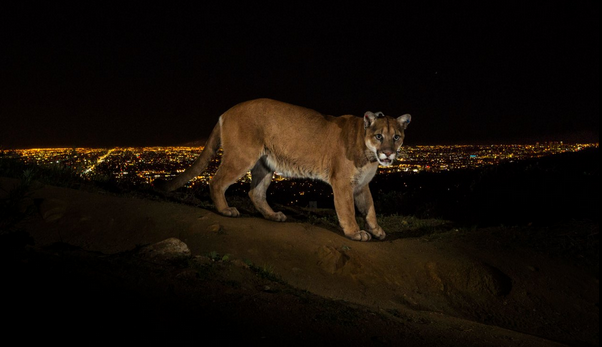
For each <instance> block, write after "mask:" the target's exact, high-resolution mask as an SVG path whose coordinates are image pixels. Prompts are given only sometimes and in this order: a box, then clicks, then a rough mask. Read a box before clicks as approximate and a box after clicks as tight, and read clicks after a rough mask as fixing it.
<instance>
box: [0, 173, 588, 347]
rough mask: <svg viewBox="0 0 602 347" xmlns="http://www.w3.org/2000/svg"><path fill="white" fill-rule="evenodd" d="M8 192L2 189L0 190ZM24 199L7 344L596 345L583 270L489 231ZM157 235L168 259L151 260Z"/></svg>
mask: <svg viewBox="0 0 602 347" xmlns="http://www.w3.org/2000/svg"><path fill="white" fill-rule="evenodd" d="M17 184H18V181H16V180H11V179H4V178H2V179H0V187H2V188H3V191H2V192H0V194H6V193H7V192H9V191H10V190H11V187H14V186H15V185H17ZM0 197H1V196H0ZM24 204H25V205H28V204H29V205H30V206H34V207H35V212H34V213H32V214H31V215H30V216H29V217H28V218H26V219H24V220H22V221H21V222H19V223H18V224H17V225H16V227H15V228H13V232H11V233H10V234H8V235H4V236H3V237H2V239H3V241H2V242H3V243H4V245H3V246H2V247H3V254H2V257H3V258H5V259H2V264H3V265H2V266H3V267H4V269H3V271H2V273H3V275H2V276H3V277H4V278H3V279H2V290H3V291H4V293H3V294H4V295H2V297H3V298H4V299H5V303H4V305H3V306H4V309H3V314H4V316H5V317H7V318H8V321H9V323H7V324H4V326H3V330H4V331H5V333H4V334H3V335H4V337H5V338H6V339H13V338H19V340H20V341H30V342H48V343H50V342H58V343H62V344H82V343H83V344H94V343H95V342H98V343H126V342H133V343H144V342H150V343H155V344H158V343H160V344H173V345H193V344H194V345H199V344H203V343H208V342H218V343H223V342H245V343H256V344H262V345H277V344H278V345H281V344H286V345H309V344H318V345H325V344H330V345H332V344H334V345H338V344H344V343H345V344H347V345H349V344H352V345H359V344H364V345H403V346H431V345H432V346H555V345H592V346H595V345H598V344H599V327H598V323H599V276H598V273H597V269H596V271H593V270H592V268H588V267H584V266H582V265H581V264H580V263H579V262H573V261H570V260H567V259H565V258H562V257H555V256H550V255H548V254H545V253H543V252H540V251H537V250H534V249H532V248H529V247H525V246H524V245H521V244H520V243H519V242H513V240H512V239H508V238H507V237H504V236H503V235H504V230H503V228H501V227H500V228H490V229H477V230H471V231H466V230H464V231H460V230H455V229H453V230H450V231H449V232H447V233H444V234H441V235H439V236H437V237H430V238H426V237H399V236H396V237H390V238H388V239H386V240H385V241H371V242H365V243H361V242H353V241H350V240H348V239H346V238H345V237H344V236H343V234H342V232H340V231H337V230H330V229H327V228H322V227H319V226H316V225H311V224H307V223H299V222H285V223H277V222H270V221H266V220H263V219H259V218H226V217H222V216H219V215H217V214H215V213H213V212H212V211H208V210H204V209H200V208H196V207H192V206H187V205H183V204H176V203H170V202H166V201H160V200H150V199H141V198H136V197H127V196H118V195H112V194H108V193H102V192H86V191H82V190H74V189H68V188H58V187H52V186H39V187H37V188H36V189H33V190H32V192H31V194H30V195H29V196H28V198H27V199H26V200H25V201H24ZM164 240H170V241H171V242H172V243H174V244H176V245H180V246H181V248H179V249H178V250H176V251H175V252H174V253H172V254H171V253H170V254H171V255H169V256H166V257H164V258H160V257H159V258H156V257H152V256H149V249H151V253H152V250H154V248H153V247H157V243H160V242H161V241H164ZM178 240H179V241H178ZM180 241H181V242H182V243H179V242H180ZM149 245H150V246H149ZM153 245H154V246H153ZM159 245H160V244H159ZM149 247H150V248H149ZM188 251H189V253H188Z"/></svg>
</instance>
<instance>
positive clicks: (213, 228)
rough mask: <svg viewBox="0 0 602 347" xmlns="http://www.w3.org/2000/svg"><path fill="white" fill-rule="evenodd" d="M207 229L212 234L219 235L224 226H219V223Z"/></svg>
mask: <svg viewBox="0 0 602 347" xmlns="http://www.w3.org/2000/svg"><path fill="white" fill-rule="evenodd" d="M207 229H208V230H209V231H211V232H214V233H217V232H220V231H221V230H222V226H221V225H219V224H218V223H216V224H211V225H210V226H209V227H208V228H207Z"/></svg>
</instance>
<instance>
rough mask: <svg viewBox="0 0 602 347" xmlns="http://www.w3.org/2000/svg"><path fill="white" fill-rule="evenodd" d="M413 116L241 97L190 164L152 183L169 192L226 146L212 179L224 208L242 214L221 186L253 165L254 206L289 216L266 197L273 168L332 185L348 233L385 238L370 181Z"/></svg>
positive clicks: (275, 216) (393, 155)
mask: <svg viewBox="0 0 602 347" xmlns="http://www.w3.org/2000/svg"><path fill="white" fill-rule="evenodd" d="M410 120H411V117H410V115H409V114H404V115H403V116H400V117H398V118H392V117H388V116H385V115H384V114H383V113H382V112H376V113H372V112H369V111H368V112H366V113H365V114H364V118H363V119H362V118H359V117H354V116H351V115H345V116H341V117H333V116H325V115H322V114H320V113H318V112H316V111H314V110H310V109H307V108H303V107H300V106H295V105H290V104H286V103H283V102H279V101H275V100H269V99H258V100H252V101H247V102H243V103H241V104H238V105H236V106H234V107H232V108H231V109H229V110H228V111H226V112H225V113H224V114H222V115H221V117H220V118H219V122H218V124H217V125H216V126H215V128H214V129H213V132H212V133H211V135H210V136H209V139H208V140H207V144H206V146H205V149H204V150H203V152H202V153H201V155H200V156H199V157H198V158H197V159H196V161H195V162H194V163H193V164H192V166H190V167H189V168H188V169H186V171H184V172H183V173H182V174H180V175H179V176H177V177H175V178H174V179H173V180H171V181H162V180H156V181H155V182H154V186H155V187H157V188H158V189H161V190H165V191H172V190H175V189H177V188H179V187H181V186H183V185H184V184H185V183H186V182H188V181H189V180H190V179H192V178H194V177H196V176H198V175H200V174H201V173H202V172H203V171H205V169H206V168H207V165H208V164H209V162H210V160H211V159H212V158H213V156H214V155H215V154H216V152H217V150H218V149H219V147H220V146H221V147H222V149H223V156H222V159H221V165H220V167H219V169H218V170H217V172H216V173H215V176H214V177H213V179H212V180H211V182H210V184H209V185H210V190H211V198H212V200H213V202H214V204H215V207H216V209H217V211H218V212H220V213H221V214H223V215H225V216H231V217H236V216H239V215H240V213H239V212H238V210H237V209H236V208H234V207H230V206H228V203H227V202H226V198H225V195H224V193H225V191H226V189H227V188H228V187H229V186H230V185H231V184H232V183H234V182H236V181H237V180H238V179H239V178H240V177H242V176H243V175H245V173H247V172H248V171H249V170H251V177H252V183H251V188H250V191H249V196H250V197H251V200H252V201H253V204H254V205H255V207H256V208H257V209H258V210H259V211H260V212H261V213H262V214H263V216H264V217H265V218H267V219H270V220H274V221H280V222H282V221H284V220H286V216H285V215H284V214H283V213H282V212H274V210H272V208H271V207H270V206H269V205H268V203H267V201H266V190H267V189H268V186H269V185H270V182H271V180H272V175H273V173H274V171H276V172H279V173H282V174H283V175H284V176H287V177H295V178H311V179H319V180H322V181H324V182H326V183H328V184H330V185H331V186H332V189H333V192H334V204H335V209H336V212H337V216H338V219H339V223H340V225H341V227H342V228H343V232H344V233H345V236H347V237H348V238H350V239H352V240H357V241H368V240H370V239H371V238H372V236H374V237H376V238H378V239H381V240H382V239H384V238H385V235H386V234H385V232H384V231H383V229H382V228H381V227H380V226H379V225H378V223H377V221H376V212H375V211H374V203H373V201H372V195H371V194H370V189H369V187H368V183H369V182H370V180H372V178H373V177H374V175H375V174H376V170H377V168H378V165H383V166H388V165H391V164H392V163H393V162H394V161H395V159H397V154H398V152H399V149H400V147H401V145H402V143H403V139H404V130H405V129H406V127H407V126H408V124H409V123H410ZM354 203H355V207H357V209H358V211H359V212H360V213H361V214H362V216H363V217H364V218H365V220H366V229H367V230H366V231H364V230H360V228H359V226H358V224H357V222H356V220H355V209H354ZM371 235H372V236H371Z"/></svg>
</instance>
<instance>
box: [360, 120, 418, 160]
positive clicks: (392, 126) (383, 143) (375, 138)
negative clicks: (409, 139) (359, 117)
mask: <svg viewBox="0 0 602 347" xmlns="http://www.w3.org/2000/svg"><path fill="white" fill-rule="evenodd" d="M411 120H412V117H411V116H410V115H409V114H404V115H403V116H400V117H398V118H393V117H388V116H385V115H384V114H383V113H382V112H376V113H372V112H370V111H368V112H366V113H365V114H364V129H365V137H364V141H365V142H366V147H368V150H369V151H370V152H371V153H373V154H374V156H375V157H376V160H377V161H378V163H379V164H380V165H384V166H389V165H391V164H393V162H394V161H395V159H397V154H398V153H399V150H400V147H401V145H402V144H403V139H404V137H405V134H404V131H405V129H406V128H407V127H408V124H410V121H411Z"/></svg>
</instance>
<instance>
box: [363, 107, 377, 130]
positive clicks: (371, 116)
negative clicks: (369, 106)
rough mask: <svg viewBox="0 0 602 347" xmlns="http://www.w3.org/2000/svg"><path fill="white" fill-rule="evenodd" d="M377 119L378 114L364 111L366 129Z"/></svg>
mask: <svg viewBox="0 0 602 347" xmlns="http://www.w3.org/2000/svg"><path fill="white" fill-rule="evenodd" d="M375 119H376V115H375V114H374V113H372V112H370V111H366V113H364V129H366V128H368V127H369V126H371V125H372V123H374V120H375Z"/></svg>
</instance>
